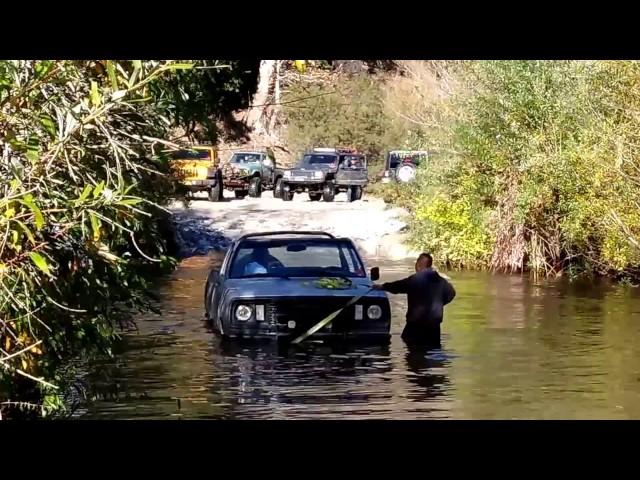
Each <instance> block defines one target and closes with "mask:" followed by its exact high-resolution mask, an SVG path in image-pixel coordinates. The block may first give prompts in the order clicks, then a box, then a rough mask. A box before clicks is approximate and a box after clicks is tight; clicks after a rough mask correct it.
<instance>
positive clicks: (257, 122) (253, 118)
mask: <svg viewBox="0 0 640 480" xmlns="http://www.w3.org/2000/svg"><path fill="white" fill-rule="evenodd" d="M275 66H276V60H261V61H260V70H259V72H258V88H257V89H256V94H255V95H254V96H253V101H252V102H251V105H252V107H251V109H250V110H249V113H248V114H247V126H248V127H249V128H252V129H253V130H254V131H255V132H256V133H260V132H261V131H262V130H264V127H263V126H262V117H263V114H264V111H265V108H266V107H265V104H266V103H267V100H268V98H269V87H270V86H271V81H272V77H273V74H274V72H275V69H274V67H275Z"/></svg>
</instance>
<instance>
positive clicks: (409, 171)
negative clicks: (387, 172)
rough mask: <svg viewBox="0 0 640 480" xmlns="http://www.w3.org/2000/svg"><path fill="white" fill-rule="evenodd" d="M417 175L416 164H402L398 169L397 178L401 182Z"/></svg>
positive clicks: (405, 181) (408, 180)
mask: <svg viewBox="0 0 640 480" xmlns="http://www.w3.org/2000/svg"><path fill="white" fill-rule="evenodd" d="M415 177H416V167H415V166H414V165H402V166H401V167H400V168H398V170H396V179H397V180H398V181H399V182H401V183H407V182H410V181H411V180H413V179H414V178H415Z"/></svg>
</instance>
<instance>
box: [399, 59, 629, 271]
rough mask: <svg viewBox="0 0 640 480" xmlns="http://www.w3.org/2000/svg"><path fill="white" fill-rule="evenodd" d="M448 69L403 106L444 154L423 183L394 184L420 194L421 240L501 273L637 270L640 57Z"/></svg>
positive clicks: (417, 230)
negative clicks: (528, 269) (436, 80)
mask: <svg viewBox="0 0 640 480" xmlns="http://www.w3.org/2000/svg"><path fill="white" fill-rule="evenodd" d="M429 68H431V67H429ZM429 68H426V70H424V72H428V70H429ZM413 69H414V77H416V75H417V74H416V73H415V72H416V71H418V72H419V71H421V70H420V69H417V68H416V67H413ZM445 71H446V73H448V74H449V76H446V75H444V76H443V75H440V76H439V77H438V78H440V80H439V81H440V86H438V85H437V84H436V86H435V87H434V84H433V82H431V84H429V82H426V81H424V82H423V85H424V87H423V90H420V89H419V88H418V91H419V92H420V91H422V93H421V94H420V95H418V94H414V95H417V96H418V97H419V98H420V99H422V101H421V102H419V101H415V102H413V103H410V102H409V101H408V100H406V99H405V100H404V101H405V106H406V108H405V109H404V110H403V112H404V113H403V115H399V112H398V110H397V108H396V110H395V113H396V114H397V115H398V117H399V118H403V117H405V118H404V119H405V120H406V121H407V122H408V123H410V124H412V125H413V126H414V128H417V129H419V130H420V131H421V132H422V134H421V135H422V137H423V138H427V139H428V142H427V146H428V147H429V148H430V149H432V150H433V151H436V152H440V153H441V154H443V155H441V156H439V157H432V158H431V160H430V162H429V164H428V165H426V166H424V167H421V170H423V173H422V174H421V175H420V177H419V178H418V179H417V182H416V183H415V184H413V185H411V186H407V187H404V188H402V187H395V188H400V189H401V190H405V191H406V192H405V193H400V194H399V198H403V197H407V196H410V197H412V198H413V199H414V200H412V201H411V202H410V205H409V206H410V207H411V208H412V210H413V212H414V222H413V225H412V227H413V228H412V231H413V235H414V240H415V242H416V243H417V244H418V245H419V246H421V247H423V248H430V249H432V250H433V251H434V253H436V254H439V255H443V256H445V257H446V258H448V259H449V260H451V261H453V262H454V263H461V264H468V262H469V261H470V260H471V259H476V260H477V261H476V263H478V264H484V265H488V266H490V267H491V268H494V269H498V270H509V271H517V270H522V269H527V268H530V269H532V270H534V271H537V272H543V273H546V274H558V273H561V272H563V271H564V270H566V269H571V270H572V271H574V272H575V271H585V272H598V273H613V274H616V275H629V274H634V275H637V272H638V265H639V264H640V249H639V247H640V242H638V239H639V238H640V217H639V214H638V213H637V212H638V211H640V209H639V208H638V206H640V202H639V200H640V199H639V198H638V195H639V193H638V192H639V191H640V190H638V188H637V187H638V186H639V185H640V182H638V180H639V179H640V175H639V174H640V166H639V163H638V160H637V159H638V158H640V157H639V156H638V153H640V152H638V151H637V149H638V145H640V142H638V138H637V136H638V133H637V132H638V131H639V128H638V127H640V125H638V122H639V120H638V119H640V116H639V115H638V112H639V111H640V104H639V100H640V90H639V82H638V79H639V78H640V75H639V74H640V65H639V64H638V62H632V61H629V62H583V61H487V62H466V63H464V64H457V65H455V68H453V67H451V68H446V69H445ZM451 75H453V80H452V79H451ZM409 77H411V75H409ZM417 77H419V78H422V79H423V80H424V79H426V78H428V77H427V76H426V73H423V74H421V75H417ZM417 77H416V78H417ZM412 78H413V77H412ZM443 79H444V80H443ZM445 81H446V83H447V85H445V86H443V85H442V83H444V82H445ZM393 84H394V82H389V85H393ZM452 85H453V87H454V88H453V91H450V93H451V94H450V95H448V96H446V95H445V96H443V95H441V94H440V93H442V92H443V91H447V88H445V87H451V86H452ZM436 87H437V88H436ZM393 88H394V89H395V90H398V89H400V87H398V86H397V85H396V86H395V87H393ZM400 90H401V91H405V92H407V91H409V90H408V89H406V88H405V89H404V90H402V89H400ZM427 90H428V91H427ZM434 92H435V93H434ZM438 92H440V93H438ZM392 94H397V92H395V93H394V90H391V93H388V94H387V99H390V98H393V95H392ZM398 98H401V97H399V96H398V95H396V100H395V103H392V104H390V105H394V104H395V105H397V104H398ZM387 103H388V104H389V101H388V102H387ZM410 105H413V110H411V111H409V110H410ZM407 112H409V113H407ZM409 115H410V116H409ZM407 117H408V118H409V119H407ZM424 145H425V143H422V145H419V146H424ZM416 146H418V145H416ZM434 171H436V172H438V173H436V174H435V175H434V174H433V172H434ZM409 192H410V193H409Z"/></svg>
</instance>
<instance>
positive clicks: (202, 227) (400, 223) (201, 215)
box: [171, 192, 414, 259]
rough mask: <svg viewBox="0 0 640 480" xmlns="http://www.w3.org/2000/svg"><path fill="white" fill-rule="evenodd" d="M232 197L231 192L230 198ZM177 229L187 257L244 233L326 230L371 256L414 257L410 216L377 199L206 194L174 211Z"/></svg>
mask: <svg viewBox="0 0 640 480" xmlns="http://www.w3.org/2000/svg"><path fill="white" fill-rule="evenodd" d="M231 195H232V194H231ZM171 210H172V211H173V212H174V218H175V221H176V224H177V226H178V232H179V237H180V239H179V240H180V243H181V244H182V245H183V254H184V255H185V256H190V255H201V254H206V253H208V252H209V251H211V250H217V251H220V250H224V249H226V247H227V246H228V244H229V243H230V241H231V240H233V239H235V238H237V237H238V236H240V235H242V234H245V233H253V232H262V231H272V230H323V231H327V232H330V233H333V234H334V235H336V236H344V237H349V238H351V239H353V240H354V241H355V242H356V243H357V244H358V246H359V248H360V249H361V251H362V253H363V254H364V255H366V256H367V257H369V258H389V259H401V258H405V257H407V256H413V255H414V252H411V251H410V250H409V249H408V248H406V247H405V246H404V244H403V242H404V239H405V238H404V234H403V231H404V229H405V226H406V223H405V221H404V220H403V219H404V218H405V216H406V212H405V211H404V210H402V209H398V208H393V209H391V208H387V207H386V205H385V203H384V202H383V201H382V200H380V199H377V198H372V197H367V196H366V195H365V196H364V198H363V199H362V200H359V201H356V202H353V203H349V202H347V200H346V195H345V194H344V193H342V194H340V195H338V196H336V200H335V201H334V202H332V203H325V202H323V201H320V202H312V201H310V200H309V198H308V196H307V195H306V194H297V195H295V197H294V200H293V201H291V202H284V201H282V200H281V199H276V198H273V195H272V192H265V193H263V195H262V198H249V197H247V198H245V199H242V200H237V199H235V198H230V192H225V201H223V202H219V203H214V202H209V201H208V200H207V199H206V197H205V196H202V197H200V198H197V199H195V200H193V201H192V202H190V205H189V208H186V209H185V208H184V206H183V205H182V203H176V204H174V205H173V206H172V207H171Z"/></svg>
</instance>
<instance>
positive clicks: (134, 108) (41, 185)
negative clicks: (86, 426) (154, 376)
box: [0, 61, 190, 416]
mask: <svg viewBox="0 0 640 480" xmlns="http://www.w3.org/2000/svg"><path fill="white" fill-rule="evenodd" d="M189 67H190V66H189V65H180V64H176V63H174V62H146V61H145V62H141V61H133V62H112V61H99V62H97V61H3V62H0V155H1V159H0V361H1V363H0V365H1V366H2V369H1V370H0V391H1V392H4V393H3V396H5V397H6V400H0V403H1V404H2V405H0V408H2V407H5V408H2V410H0V411H4V412H5V415H6V411H7V409H8V410H9V411H10V412H12V413H13V415H14V416H15V415H17V414H18V413H20V412H22V414H31V413H34V412H35V413H48V412H50V411H53V410H56V409H59V408H60V406H61V392H62V391H63V390H64V389H63V388H62V387H63V383H64V381H65V378H63V377H62V376H61V374H60V371H59V369H58V367H59V365H60V363H61V362H62V361H65V360H67V361H68V360H69V358H71V357H72V356H73V355H75V354H76V353H78V352H92V351H102V352H108V351H109V349H110V346H111V343H112V340H113V339H114V338H115V337H116V336H117V328H116V327H117V325H118V321H121V320H123V318H125V317H124V316H123V312H127V311H129V309H131V308H140V309H145V308H149V306H150V305H149V299H150V298H152V293H151V284H150V283H149V278H151V277H152V275H153V274H155V273H157V272H161V271H165V270H166V269H169V268H171V267H172V266H173V264H174V261H173V260H172V259H171V258H170V256H169V255H168V252H167V242H166V235H165V233H164V232H163V231H162V222H163V221H164V217H165V214H164V212H163V210H162V204H164V203H165V202H166V201H167V200H168V198H169V197H170V196H171V195H172V194H173V193H174V191H175V190H174V188H175V186H174V183H173V181H172V180H171V176H170V175H167V173H168V172H169V169H168V164H167V161H166V159H165V158H163V157H162V155H160V154H159V153H158V152H159V151H160V150H162V149H163V148H166V146H165V145H163V143H164V141H163V140H161V139H162V138H164V135H165V133H166V127H167V124H168V121H167V119H166V118H165V117H163V116H162V115H161V114H160V113H159V112H158V111H157V109H156V108H155V105H154V103H153V102H151V101H150V98H151V97H150V91H149V85H150V83H151V82H153V81H156V80H157V79H158V78H161V77H162V76H163V75H166V74H169V73H170V72H172V71H175V70H176V69H182V68H189ZM12 402H17V403H12ZM25 405H31V406H32V407H33V405H35V406H37V408H35V407H34V408H23V407H25ZM13 406H16V407H17V408H18V409H17V410H14V409H11V407H13ZM38 409H40V410H38Z"/></svg>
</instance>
